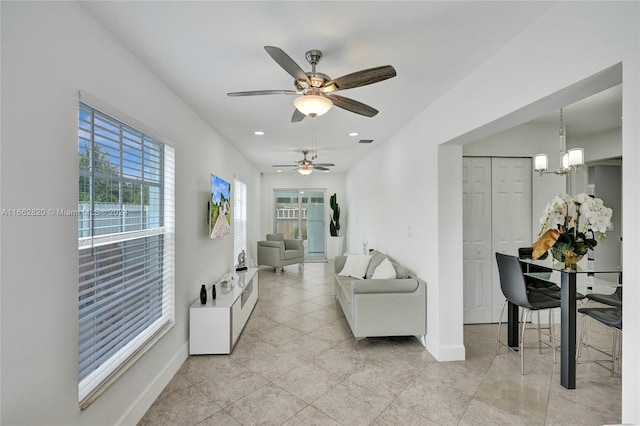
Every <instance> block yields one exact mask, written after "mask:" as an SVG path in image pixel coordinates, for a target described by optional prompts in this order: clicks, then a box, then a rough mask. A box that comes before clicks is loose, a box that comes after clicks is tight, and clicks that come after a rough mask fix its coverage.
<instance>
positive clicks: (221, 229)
mask: <svg viewBox="0 0 640 426" xmlns="http://www.w3.org/2000/svg"><path fill="white" fill-rule="evenodd" d="M230 200H231V184H230V183H229V182H227V181H226V180H224V179H220V178H219V177H218V176H216V175H214V174H212V175H211V199H210V200H209V236H210V237H211V239H214V238H218V237H222V236H224V235H227V234H228V233H229V232H231V202H230Z"/></svg>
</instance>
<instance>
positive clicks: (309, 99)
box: [293, 95, 333, 117]
mask: <svg viewBox="0 0 640 426" xmlns="http://www.w3.org/2000/svg"><path fill="white" fill-rule="evenodd" d="M293 105H294V106H295V107H296V108H297V110H298V111H300V112H301V113H303V114H304V115H308V116H309V117H317V116H319V115H322V114H324V113H326V112H327V111H329V110H330V109H331V107H332V106H333V102H331V99H329V98H327V97H325V96H322V95H302V96H298V97H297V98H295V99H294V100H293Z"/></svg>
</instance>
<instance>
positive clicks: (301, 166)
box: [273, 151, 335, 175]
mask: <svg viewBox="0 0 640 426" xmlns="http://www.w3.org/2000/svg"><path fill="white" fill-rule="evenodd" d="M302 154H303V155H304V158H303V159H302V160H300V161H296V162H295V164H274V165H273V167H295V168H296V170H298V173H300V174H301V175H308V174H311V172H312V171H314V170H321V171H323V172H328V171H329V169H328V168H327V167H334V166H335V164H333V163H314V162H313V161H312V160H309V159H307V154H309V151H302ZM314 159H315V157H314Z"/></svg>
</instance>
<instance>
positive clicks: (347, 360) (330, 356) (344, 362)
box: [311, 347, 365, 379]
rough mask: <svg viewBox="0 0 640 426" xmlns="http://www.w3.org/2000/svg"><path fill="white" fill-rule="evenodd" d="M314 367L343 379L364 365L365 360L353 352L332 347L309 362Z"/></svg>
mask: <svg viewBox="0 0 640 426" xmlns="http://www.w3.org/2000/svg"><path fill="white" fill-rule="evenodd" d="M311 362H312V363H313V364H314V365H316V366H318V367H320V368H322V369H324V370H326V371H328V372H330V373H332V374H334V375H336V376H338V377H340V378H342V379H345V378H347V377H348V376H350V375H352V374H353V373H355V372H356V371H358V370H359V369H361V368H362V367H363V366H364V364H365V358H364V356H363V355H361V354H359V353H358V352H357V351H355V350H348V349H344V348H340V347H333V348H331V349H328V350H327V351H325V352H323V353H322V354H320V355H318V356H317V357H315V358H314V359H313V361H311Z"/></svg>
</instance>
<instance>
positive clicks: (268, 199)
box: [254, 172, 349, 250]
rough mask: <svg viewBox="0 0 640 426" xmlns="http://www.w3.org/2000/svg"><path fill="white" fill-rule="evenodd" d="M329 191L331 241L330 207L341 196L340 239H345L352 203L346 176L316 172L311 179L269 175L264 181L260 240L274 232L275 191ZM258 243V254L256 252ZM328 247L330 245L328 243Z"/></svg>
mask: <svg viewBox="0 0 640 426" xmlns="http://www.w3.org/2000/svg"><path fill="white" fill-rule="evenodd" d="M295 188H303V189H309V190H311V189H326V191H327V194H326V197H327V198H326V200H325V220H327V224H326V229H327V238H328V237H329V222H328V221H329V215H330V214H331V208H330V207H329V197H330V196H331V195H332V194H334V193H335V194H337V195H336V198H337V200H338V204H339V205H340V227H341V229H340V235H344V234H345V231H346V223H347V217H348V214H349V208H348V203H347V202H346V200H345V189H344V175H343V174H340V173H333V172H329V173H324V172H313V173H311V174H310V175H306V176H305V175H301V174H300V173H297V172H284V173H265V174H263V175H262V178H261V180H260V210H261V212H262V215H261V218H260V228H261V231H260V238H259V239H264V237H265V235H266V234H269V233H271V232H273V222H274V213H275V210H274V209H275V206H274V204H273V191H274V189H295ZM255 245H256V244H255V243H254V250H255ZM325 247H327V241H326V240H325Z"/></svg>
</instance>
